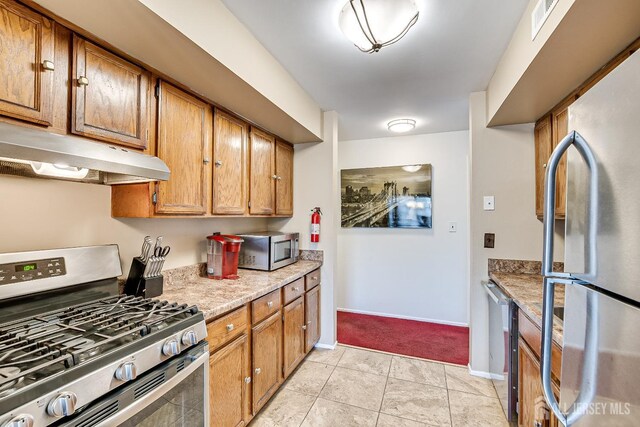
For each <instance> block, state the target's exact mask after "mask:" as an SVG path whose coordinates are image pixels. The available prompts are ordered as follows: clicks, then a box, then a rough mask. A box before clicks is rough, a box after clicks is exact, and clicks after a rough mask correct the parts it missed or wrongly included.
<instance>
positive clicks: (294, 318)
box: [282, 297, 307, 378]
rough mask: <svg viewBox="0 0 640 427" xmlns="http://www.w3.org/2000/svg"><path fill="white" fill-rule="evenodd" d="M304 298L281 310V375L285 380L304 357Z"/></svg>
mask: <svg viewBox="0 0 640 427" xmlns="http://www.w3.org/2000/svg"><path fill="white" fill-rule="evenodd" d="M304 314H305V313H304V298H303V297H299V298H298V299H297V300H295V301H294V302H292V303H291V304H289V305H287V306H285V307H284V309H283V316H282V318H283V323H284V352H283V353H284V355H283V363H284V365H283V374H284V377H285V378H287V377H288V376H289V374H291V372H293V370H294V369H296V367H297V366H298V365H299V364H300V362H301V361H302V359H304V356H305V354H306V353H305V351H304V350H305V335H304V332H305V329H307V327H306V325H305V322H304Z"/></svg>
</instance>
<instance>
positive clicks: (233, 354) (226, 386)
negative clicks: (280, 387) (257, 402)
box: [209, 333, 251, 427]
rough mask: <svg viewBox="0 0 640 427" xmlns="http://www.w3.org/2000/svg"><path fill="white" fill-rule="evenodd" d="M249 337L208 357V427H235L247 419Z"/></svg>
mask: <svg viewBox="0 0 640 427" xmlns="http://www.w3.org/2000/svg"><path fill="white" fill-rule="evenodd" d="M250 363H251V360H250V354H249V337H248V335H247V334H246V333H245V334H243V335H242V336H240V337H239V338H237V339H236V340H235V341H233V342H232V343H231V344H229V345H227V346H226V347H223V348H222V349H220V350H218V351H216V352H214V353H213V354H211V356H210V357H209V411H210V417H209V418H210V421H209V425H210V426H211V427H230V426H234V427H239V426H244V425H246V424H248V422H249V420H250V418H251V408H250V402H251V400H250V397H251V392H250V389H251V366H250Z"/></svg>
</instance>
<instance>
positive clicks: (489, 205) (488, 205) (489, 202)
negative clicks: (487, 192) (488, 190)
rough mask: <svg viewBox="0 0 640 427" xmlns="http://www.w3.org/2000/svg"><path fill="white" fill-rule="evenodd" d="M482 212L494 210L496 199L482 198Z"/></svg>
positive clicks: (492, 197)
mask: <svg viewBox="0 0 640 427" xmlns="http://www.w3.org/2000/svg"><path fill="white" fill-rule="evenodd" d="M484 210H485V211H495V210H496V198H495V197H494V196H484Z"/></svg>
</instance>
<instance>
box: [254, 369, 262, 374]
mask: <svg viewBox="0 0 640 427" xmlns="http://www.w3.org/2000/svg"><path fill="white" fill-rule="evenodd" d="M254 372H255V373H256V375H260V372H262V369H260V368H256V369H255V371H254Z"/></svg>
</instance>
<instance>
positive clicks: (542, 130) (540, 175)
mask: <svg viewBox="0 0 640 427" xmlns="http://www.w3.org/2000/svg"><path fill="white" fill-rule="evenodd" d="M534 137H535V153H536V154H535V156H536V216H537V217H538V218H540V219H542V216H543V213H544V176H545V172H546V169H547V161H548V160H549V157H550V156H551V150H552V147H553V134H552V132H551V115H548V116H546V117H544V118H542V119H540V120H539V121H538V123H536V127H535V131H534Z"/></svg>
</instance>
